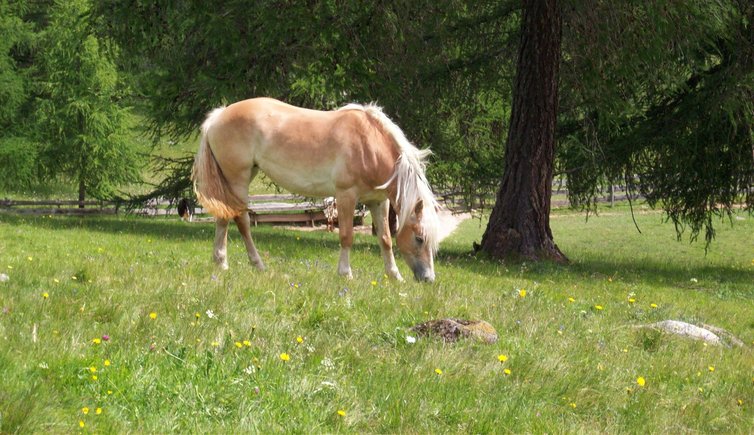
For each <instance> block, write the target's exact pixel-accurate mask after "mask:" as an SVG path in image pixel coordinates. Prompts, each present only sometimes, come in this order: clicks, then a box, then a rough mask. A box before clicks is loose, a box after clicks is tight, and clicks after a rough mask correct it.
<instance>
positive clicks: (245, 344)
mask: <svg viewBox="0 0 754 435" xmlns="http://www.w3.org/2000/svg"><path fill="white" fill-rule="evenodd" d="M243 345H244V346H246V347H251V342H250V341H249V340H244V341H243Z"/></svg>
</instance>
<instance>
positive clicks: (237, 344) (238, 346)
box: [234, 341, 243, 349]
mask: <svg viewBox="0 0 754 435" xmlns="http://www.w3.org/2000/svg"><path fill="white" fill-rule="evenodd" d="M234 344H235V345H236V347H237V348H239V349H240V348H242V347H243V343H241V342H240V341H237V342H235V343H234Z"/></svg>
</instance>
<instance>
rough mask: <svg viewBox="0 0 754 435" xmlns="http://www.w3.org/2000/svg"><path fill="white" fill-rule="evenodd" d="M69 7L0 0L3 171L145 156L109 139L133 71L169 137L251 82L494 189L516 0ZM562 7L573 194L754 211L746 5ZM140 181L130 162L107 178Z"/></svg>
mask: <svg viewBox="0 0 754 435" xmlns="http://www.w3.org/2000/svg"><path fill="white" fill-rule="evenodd" d="M73 4H74V5H78V6H77V7H79V12H78V15H77V17H78V18H76V19H75V20H74V19H73V18H70V20H72V21H70V22H71V23H73V24H71V25H70V28H69V27H68V26H65V25H64V26H63V27H60V25H58V26H59V27H57V29H59V30H56V31H52V32H49V31H46V29H47V30H48V29H50V28H52V27H51V26H54V25H56V24H55V20H61V19H62V15H60V14H58V15H55V14H53V13H52V11H53V10H56V8H57V10H61V8H63V6H64V5H63V2H61V3H56V2H34V3H32V4H26V2H10V1H8V0H0V8H2V10H3V15H2V19H1V20H0V32H3V35H6V36H8V37H7V38H3V39H2V42H0V48H1V49H2V51H0V80H3V83H6V84H7V86H5V87H3V89H2V90H0V96H2V98H3V104H2V108H1V109H0V123H2V126H3V127H4V129H3V132H2V135H1V137H0V161H2V162H5V163H6V164H4V165H0V171H5V172H3V174H5V173H7V172H9V171H11V169H9V168H14V169H12V171H13V172H15V173H16V174H26V175H17V176H16V177H15V178H12V177H8V176H4V175H3V176H2V181H3V182H4V183H5V184H8V180H9V179H11V178H12V179H13V180H16V181H17V182H23V180H26V179H31V178H34V177H35V176H36V175H35V174H37V173H41V174H48V175H49V174H61V173H62V174H67V177H73V178H76V179H77V180H78V178H80V177H79V175H80V173H81V172H76V171H75V170H73V169H72V167H71V166H69V165H68V166H66V165H62V164H58V163H60V162H58V161H55V160H53V161H51V160H50V158H49V157H50V156H52V155H55V156H61V158H63V157H64V160H66V161H79V162H81V158H82V156H88V157H93V158H94V159H95V160H97V161H100V162H105V161H116V160H119V161H121V162H126V164H125V166H128V167H133V165H134V164H135V162H136V159H135V158H133V157H134V153H133V151H132V150H131V148H130V146H126V145H128V144H131V143H132V142H133V141H127V142H126V143H123V142H120V145H118V146H114V147H111V148H108V150H107V151H106V150H105V149H104V148H102V147H103V146H105V144H111V143H112V144H115V143H119V142H118V141H119V139H118V138H119V137H121V138H122V135H121V134H120V133H119V132H120V131H122V129H121V128H120V127H117V126H122V125H123V119H126V118H127V113H126V112H124V111H123V110H122V108H123V107H124V105H123V98H122V97H123V93H122V91H123V89H124V88H123V87H121V86H120V85H119V84H120V83H121V82H122V81H125V82H127V83H128V84H129V85H130V88H129V89H130V94H129V95H128V101H130V102H134V103H137V106H138V107H139V110H140V115H143V116H144V119H145V120H146V122H147V123H149V126H150V131H151V132H153V133H154V136H155V137H156V138H158V139H159V138H163V137H170V138H172V139H175V138H187V137H189V136H190V135H191V134H193V133H194V132H195V131H196V127H197V126H198V125H199V123H200V122H201V120H202V118H203V117H204V114H205V113H206V112H207V111H208V110H210V109H211V108H212V107H215V106H217V105H219V104H223V103H229V102H233V101H236V100H240V99H243V98H248V97H251V96H257V95H268V96H272V97H277V98H281V99H284V100H286V101H288V102H291V103H294V104H299V105H303V106H307V107H313V108H319V109H331V108H334V107H337V106H340V105H342V104H345V103H348V102H352V101H360V102H364V101H377V102H378V103H380V104H381V105H383V106H384V107H385V110H386V112H387V113H388V114H390V116H391V117H393V118H394V119H395V120H396V121H397V122H398V123H399V125H401V127H402V128H404V129H405V130H406V132H407V135H408V136H409V137H410V138H412V139H413V140H414V141H415V142H416V143H417V144H418V145H420V146H431V147H432V149H433V150H434V151H435V157H434V161H433V164H432V165H430V167H429V170H430V173H429V176H430V178H431V180H432V182H433V184H434V185H435V187H436V189H437V190H441V191H450V190H452V191H460V192H463V193H464V194H466V196H467V197H475V198H477V199H482V200H488V201H489V200H492V198H494V194H495V192H496V190H497V187H498V186H499V182H500V180H501V177H503V175H504V174H503V161H504V158H507V157H505V153H506V145H505V138H507V137H509V131H508V128H509V119H510V117H511V102H512V101H514V99H515V98H514V95H513V94H514V93H513V77H514V76H515V72H516V68H517V65H516V62H515V60H516V59H517V56H516V53H518V48H519V41H520V32H521V23H522V10H521V5H522V4H521V3H520V2H519V1H517V0H503V1H492V0H489V1H487V0H485V1H468V0H451V1H447V2H432V1H423V0H422V1H413V2H401V1H399V2H373V3H369V4H365V3H364V2H360V1H355V0H343V1H338V2H330V1H314V2H308V3H307V4H304V3H302V2H291V1H283V0H264V1H261V2H255V4H254V7H250V6H249V3H248V2H246V1H241V0H219V1H216V2H213V3H211V4H204V3H201V2H178V3H175V2H173V3H168V4H165V3H164V2H156V1H151V2H150V1H136V0H104V1H99V2H94V3H93V4H91V8H92V14H89V13H88V12H87V9H88V8H89V7H90V3H89V2H86V1H76V2H74V3H73ZM560 11H561V14H562V22H563V28H562V45H561V49H560V78H559V89H560V93H559V102H558V104H559V111H558V120H557V121H558V123H557V129H556V134H555V140H556V145H555V153H554V161H553V172H554V174H555V176H561V177H565V178H566V179H567V183H568V188H569V197H570V199H571V201H572V203H573V204H575V205H577V206H580V207H583V208H584V209H586V210H592V209H593V208H594V204H595V198H596V197H598V196H599V195H600V194H601V191H602V190H603V189H604V188H605V186H608V185H610V184H613V183H623V184H626V185H627V186H628V187H629V188H630V189H631V190H632V192H634V193H642V194H643V195H644V196H646V197H647V199H648V201H649V203H650V204H651V205H653V206H656V207H661V208H663V209H664V210H666V212H667V213H668V216H669V217H670V218H671V219H673V220H674V221H675V222H676V223H677V224H678V228H679V230H680V229H683V228H684V226H685V225H688V227H689V228H690V230H691V234H692V237H695V236H696V234H698V233H699V232H704V233H705V236H706V237H708V238H709V237H712V235H713V234H714V233H713V227H712V224H713V217H714V216H715V215H724V214H725V213H726V211H729V210H730V209H731V207H732V206H733V204H734V203H735V202H740V201H742V202H744V203H745V204H746V205H747V206H748V207H749V208H752V207H754V204H752V203H753V202H754V199H752V193H751V192H752V179H754V175H752V167H754V163H753V162H752V161H753V160H754V157H752V142H754V139H752V128H751V125H752V118H754V115H753V114H752V113H753V112H754V111H752V103H751V102H752V100H753V99H752V98H751V97H752V89H754V84H753V83H752V81H753V79H752V58H753V57H754V56H753V55H752V46H754V44H752V24H751V23H752V22H754V17H752V5H751V4H750V2H748V1H744V0H715V1H706V0H704V1H703V0H683V1H681V0H663V1H658V2H620V3H615V2H605V1H602V0H562V1H561V4H560ZM73 15H76V14H73ZM73 15H72V16H73ZM54 16H58V18H54ZM79 25H80V26H82V27H77V26H79ZM45 32H46V33H45ZM75 32H78V33H76V35H75V37H74V35H73V33H75ZM66 41H68V42H66ZM76 41H78V42H76ZM76 44H78V45H76ZM63 46H66V47H68V48H65V49H64V48H62V47H63ZM74 53H75V54H76V56H73V54H74ZM116 54H117V56H116ZM98 59H99V60H98ZM79 64H81V65H84V66H86V65H88V67H85V68H78V66H77V65H79ZM66 74H69V75H66ZM116 75H117V77H116ZM84 76H86V77H89V78H86V77H84ZM58 84H60V85H62V86H58ZM89 91H91V92H92V93H91V94H87V92H89ZM66 98H68V100H66ZM74 103H75V104H74ZM118 107H120V109H118V110H116V108H118ZM84 110H86V111H88V112H86V113H88V114H89V115H85V114H84ZM76 113H78V115H76ZM77 116H78V117H79V119H78V121H77V119H76V117H77ZM81 119H89V120H91V121H92V122H84V123H83V124H82V123H80V121H81ZM77 122H79V124H77ZM76 125H78V126H77V127H76V129H75V131H74V129H73V127H74V126H76ZM95 126H96V128H98V129H101V130H100V131H96V130H92V131H90V132H88V133H86V134H80V135H77V133H76V132H77V131H82V130H81V128H83V127H95ZM68 127H70V128H71V129H69V130H66V128H68ZM18 138H21V139H20V140H18ZM61 138H65V139H61ZM95 138H97V139H95ZM32 144H38V145H32ZM75 150H78V151H75ZM117 150H120V151H118V152H123V153H124V154H122V155H117V156H116V154H117V152H116V151H117ZM124 150H131V151H124ZM509 152H511V151H510V150H509ZM516 152H518V151H516ZM8 156H11V157H12V158H10V159H9V157H8ZM3 159H4V160H3ZM548 159H549V157H548ZM8 162H11V163H13V164H10V163H8ZM36 163H45V164H44V165H41V166H40V165H37V164H36ZM540 163H541V162H540ZM172 164H174V166H173V167H172V168H171V170H172V171H173V172H172V176H171V177H169V178H168V180H167V182H166V183H167V184H165V185H163V186H161V190H159V194H161V195H162V194H166V193H170V192H171V191H172V192H173V194H180V192H181V190H183V191H187V190H188V189H189V184H188V181H187V179H188V177H187V174H188V170H189V165H190V158H186V159H184V160H178V161H176V162H173V163H172ZM538 164H539V163H538ZM24 168H26V169H24ZM40 169H41V172H40ZM99 169H102V170H99ZM99 169H98V170H97V172H99V173H111V172H113V171H116V169H117V168H116V167H104V166H100V167H99ZM83 173H89V174H91V173H93V172H92V171H91V170H88V169H87V170H85V171H84V172H83ZM0 175H2V174H0ZM132 179H133V172H130V173H128V174H126V173H121V174H120V175H117V176H114V177H112V178H111V179H108V180H103V181H102V183H100V184H101V185H102V186H109V187H103V188H102V189H101V190H100V189H99V188H94V192H96V194H97V195H105V194H106V192H112V191H113V186H115V185H116V184H117V183H120V182H124V181H128V180H132ZM91 183H92V184H93V185H97V184H98V183H99V182H98V181H97V180H92V181H91ZM107 194H110V193H107ZM544 196H547V195H544ZM548 201H549V199H548ZM548 204H549V203H548Z"/></svg>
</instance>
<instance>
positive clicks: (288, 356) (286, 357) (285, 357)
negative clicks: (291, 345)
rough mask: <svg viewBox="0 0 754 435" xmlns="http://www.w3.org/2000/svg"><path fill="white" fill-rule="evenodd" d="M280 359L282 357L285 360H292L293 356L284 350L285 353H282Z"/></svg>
mask: <svg viewBox="0 0 754 435" xmlns="http://www.w3.org/2000/svg"><path fill="white" fill-rule="evenodd" d="M280 359H282V360H283V361H290V359H291V356H290V355H288V354H287V353H285V352H283V353H281V354H280Z"/></svg>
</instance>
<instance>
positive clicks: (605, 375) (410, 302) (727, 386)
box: [0, 207, 754, 433]
mask: <svg viewBox="0 0 754 435" xmlns="http://www.w3.org/2000/svg"><path fill="white" fill-rule="evenodd" d="M739 218H740V219H734V220H733V221H732V223H733V225H732V226H731V225H730V224H729V223H727V222H721V223H720V225H719V226H718V235H717V240H716V241H715V242H713V244H712V245H711V246H710V249H709V251H708V252H707V253H706V254H705V251H704V244H703V242H702V243H695V244H689V243H688V242H687V241H680V242H679V241H677V240H676V237H675V232H674V229H673V226H672V224H666V223H663V221H662V216H661V215H660V214H658V213H652V212H648V213H640V214H638V215H637V216H636V219H637V221H638V224H639V226H640V228H641V230H642V233H641V234H639V233H638V232H637V231H636V229H635V228H634V226H633V223H632V220H631V216H630V214H629V213H628V212H627V210H625V209H623V208H620V207H616V208H615V209H607V208H606V209H604V210H603V212H602V213H601V215H599V216H596V217H595V216H593V217H591V218H590V219H589V220H588V221H585V219H584V216H583V215H581V214H576V213H572V212H568V211H556V212H555V213H554V214H553V216H552V227H553V232H554V234H555V239H556V242H557V243H558V245H559V246H560V247H561V249H562V250H563V251H564V252H565V253H566V254H567V255H568V256H569V258H570V259H571V260H572V263H571V264H570V265H568V266H558V265H554V264H547V263H545V264H531V263H523V264H521V263H511V264H500V263H496V262H492V261H488V260H484V259H479V258H476V257H474V256H472V255H470V249H471V244H472V241H475V240H477V241H478V240H479V239H480V238H481V234H482V232H483V230H484V222H481V221H480V220H478V219H477V220H473V219H472V220H467V221H466V222H464V223H463V224H462V225H461V226H460V227H459V229H458V230H457V231H456V232H455V233H454V234H453V235H452V236H451V237H450V238H448V239H446V240H445V241H444V242H443V244H442V246H441V251H440V253H439V257H438V258H437V261H436V269H437V270H436V272H437V282H435V283H434V284H431V285H428V284H419V283H415V282H407V283H402V284H401V283H394V282H390V281H387V280H386V279H385V278H384V276H383V272H382V261H381V259H380V256H379V249H378V247H377V245H376V243H375V240H374V239H373V238H372V237H371V236H367V235H361V236H357V239H356V243H355V247H354V251H353V254H352V262H353V265H352V266H353V268H354V277H355V278H354V279H353V280H350V281H349V280H345V279H343V278H340V277H338V276H337V275H336V263H337V258H338V242H337V237H336V236H335V235H334V234H332V233H327V232H298V231H294V230H286V229H281V228H273V227H269V226H260V227H258V228H255V229H254V230H253V235H254V237H255V241H256V243H257V246H258V248H259V249H260V251H261V252H262V255H263V258H264V259H265V260H266V264H267V267H268V270H267V271H265V272H258V271H256V270H253V269H252V268H251V267H250V266H249V265H248V263H247V260H246V255H245V253H244V251H243V245H242V242H241V240H240V237H239V236H238V234H237V232H236V231H235V229H232V230H231V232H230V241H229V263H230V270H229V271H226V272H219V271H217V270H216V269H215V268H214V267H213V265H212V263H211V261H210V258H211V244H212V238H213V233H214V229H213V226H212V225H211V224H201V223H194V224H186V223H182V222H179V221H177V220H175V219H164V218H160V219H148V218H136V217H122V216H121V217H108V218H77V217H19V216H12V215H0V273H3V274H5V275H6V276H7V281H5V282H0V309H1V310H2V312H0V433H30V432H31V433H39V432H53V433H73V432H84V433H88V432H96V433H113V432H115V433H120V432H181V433H187V432H209V433H239V432H259V433H269V432H306V433H322V432H356V433H365V432H367V433H368V432H379V433H393V432H402V433H446V432H450V433H491V432H494V433H505V432H535V433H541V432H558V433H559V432H610V433H646V432H657V433H681V432H702V433H712V432H725V433H750V432H752V431H754V352H753V351H752V349H753V348H754V218H752V217H751V216H748V215H741V216H740V217H739ZM398 262H399V267H400V268H401V271H402V273H403V275H404V276H406V277H409V276H411V274H410V272H409V271H408V269H407V267H406V266H405V264H404V263H403V262H402V260H401V259H398ZM444 317H461V318H470V319H482V320H486V321H488V322H490V323H491V324H492V325H493V326H494V327H495V328H496V329H497V331H498V333H499V336H500V339H499V341H498V343H496V344H493V345H486V344H482V343H478V342H474V341H461V342H458V343H454V344H446V343H443V342H441V341H437V340H432V339H419V340H418V341H417V342H416V343H411V342H409V341H410V340H407V336H411V335H412V334H411V333H410V332H408V331H407V328H409V327H410V326H412V325H414V324H417V323H419V322H423V321H426V320H430V319H437V318H444ZM665 319H677V320H683V321H688V322H691V323H707V324H712V325H716V326H719V327H722V328H725V329H727V330H728V331H730V332H732V333H733V334H735V335H736V336H738V337H739V338H741V339H742V340H743V341H744V342H745V343H746V346H745V347H743V348H724V347H715V346H711V345H704V344H703V343H701V342H698V341H692V340H688V339H683V338H679V337H675V336H670V335H665V334H661V333H659V332H656V331H653V330H648V329H639V328H635V326H636V325H640V324H646V323H651V322H655V321H660V320H665ZM640 384H642V385H640Z"/></svg>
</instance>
